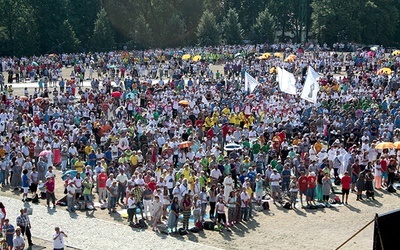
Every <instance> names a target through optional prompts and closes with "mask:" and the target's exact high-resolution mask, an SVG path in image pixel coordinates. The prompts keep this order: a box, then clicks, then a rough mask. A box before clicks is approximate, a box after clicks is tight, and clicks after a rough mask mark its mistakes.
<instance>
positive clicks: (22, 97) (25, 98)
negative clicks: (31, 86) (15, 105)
mask: <svg viewBox="0 0 400 250" xmlns="http://www.w3.org/2000/svg"><path fill="white" fill-rule="evenodd" d="M19 99H20V100H21V101H26V100H28V97H27V96H24V95H23V96H20V97H19Z"/></svg>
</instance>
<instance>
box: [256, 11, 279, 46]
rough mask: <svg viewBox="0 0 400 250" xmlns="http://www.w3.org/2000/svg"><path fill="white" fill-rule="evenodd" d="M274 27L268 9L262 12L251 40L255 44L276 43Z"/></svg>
mask: <svg viewBox="0 0 400 250" xmlns="http://www.w3.org/2000/svg"><path fill="white" fill-rule="evenodd" d="M274 37H275V35H274V27H273V20H272V16H271V14H270V13H269V10H268V9H265V10H264V11H262V12H260V14H259V15H258V17H257V19H256V22H255V24H254V25H253V27H252V28H251V36H250V38H251V40H252V41H253V42H254V43H265V42H270V43H271V42H273V41H274Z"/></svg>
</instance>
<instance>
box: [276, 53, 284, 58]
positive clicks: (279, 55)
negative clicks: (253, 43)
mask: <svg viewBox="0 0 400 250" xmlns="http://www.w3.org/2000/svg"><path fill="white" fill-rule="evenodd" d="M274 56H276V57H280V58H282V57H283V54H282V53H279V52H275V53H274Z"/></svg>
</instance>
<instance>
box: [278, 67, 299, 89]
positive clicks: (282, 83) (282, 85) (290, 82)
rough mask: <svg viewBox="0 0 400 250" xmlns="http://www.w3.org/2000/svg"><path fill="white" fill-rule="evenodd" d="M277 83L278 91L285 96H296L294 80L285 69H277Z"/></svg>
mask: <svg viewBox="0 0 400 250" xmlns="http://www.w3.org/2000/svg"><path fill="white" fill-rule="evenodd" d="M277 81H278V83H279V89H280V90H281V91H282V92H285V93H287V94H291V95H296V94H297V93H296V78H295V77H294V75H293V74H292V73H290V72H288V71H286V70H285V69H282V68H279V67H278V75H277Z"/></svg>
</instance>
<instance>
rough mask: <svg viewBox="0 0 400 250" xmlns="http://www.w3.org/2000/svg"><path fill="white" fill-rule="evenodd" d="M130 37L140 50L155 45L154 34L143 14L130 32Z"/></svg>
mask: <svg viewBox="0 0 400 250" xmlns="http://www.w3.org/2000/svg"><path fill="white" fill-rule="evenodd" d="M129 37H130V38H131V42H132V43H133V44H134V45H135V46H136V48H138V49H145V48H149V47H151V46H152V45H153V44H154V40H153V32H152V30H151V28H150V26H149V24H148V23H147V21H146V19H145V17H144V15H143V14H139V16H138V17H137V18H136V19H135V21H134V27H133V29H132V30H131V31H130V33H129Z"/></svg>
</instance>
